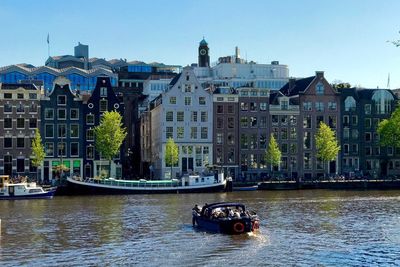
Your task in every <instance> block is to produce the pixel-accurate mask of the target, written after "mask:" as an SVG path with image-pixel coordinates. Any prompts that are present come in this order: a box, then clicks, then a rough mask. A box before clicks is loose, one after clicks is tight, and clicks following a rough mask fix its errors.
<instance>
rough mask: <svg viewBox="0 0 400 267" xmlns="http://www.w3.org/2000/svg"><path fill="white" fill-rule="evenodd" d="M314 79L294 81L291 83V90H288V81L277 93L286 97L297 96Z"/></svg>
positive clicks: (312, 77)
mask: <svg viewBox="0 0 400 267" xmlns="http://www.w3.org/2000/svg"><path fill="white" fill-rule="evenodd" d="M314 79H315V76H311V77H307V78H303V79H298V80H297V79H296V80H295V81H293V86H292V88H289V84H290V83H291V82H290V81H289V82H288V83H286V84H285V85H284V86H283V87H282V88H281V89H280V90H279V91H280V92H281V93H282V94H284V95H286V96H293V95H298V94H299V93H300V92H304V91H305V90H306V89H307V87H308V86H309V85H310V84H311V82H312V81H313V80H314Z"/></svg>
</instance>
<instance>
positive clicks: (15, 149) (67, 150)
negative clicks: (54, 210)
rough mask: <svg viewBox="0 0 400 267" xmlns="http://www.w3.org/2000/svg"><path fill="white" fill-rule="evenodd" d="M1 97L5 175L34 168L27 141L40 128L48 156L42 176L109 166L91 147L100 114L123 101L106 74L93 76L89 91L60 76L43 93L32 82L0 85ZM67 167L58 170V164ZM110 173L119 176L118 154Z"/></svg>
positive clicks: (120, 107)
mask: <svg viewBox="0 0 400 267" xmlns="http://www.w3.org/2000/svg"><path fill="white" fill-rule="evenodd" d="M0 91H1V97H0V116H1V119H0V131H1V134H0V136H1V137H0V138H1V139H3V140H0V155H3V156H2V157H1V158H0V169H1V170H0V171H1V172H2V173H4V174H9V175H17V174H20V175H25V174H27V173H30V174H32V173H34V172H36V169H35V167H34V166H32V164H31V159H30V158H31V141H32V139H33V137H34V132H35V129H36V128H39V129H40V132H41V136H42V141H43V145H44V148H45V152H46V157H45V160H44V163H43V168H41V169H40V172H39V173H40V178H41V179H42V180H43V181H45V182H48V181H51V180H52V179H57V178H59V177H60V175H62V174H65V175H68V176H80V177H84V176H85V177H93V176H97V175H99V174H100V172H101V170H108V166H109V162H108V161H107V160H102V159H101V158H100V155H99V153H97V152H96V150H95V146H94V127H95V126H96V125H98V124H99V122H100V119H101V114H102V113H103V112H105V111H111V110H116V111H118V112H120V113H121V114H122V113H123V111H124V104H123V101H122V98H121V97H118V96H117V95H116V94H115V93H114V90H113V88H112V85H111V81H110V78H109V77H99V78H97V84H96V87H95V89H94V90H93V91H92V93H91V94H90V95H87V94H86V95H81V94H79V91H72V90H71V85H70V81H69V80H68V79H66V78H64V77H62V76H60V77H58V78H57V79H56V80H55V81H54V86H53V89H52V90H51V91H49V92H46V93H43V92H41V90H39V89H38V88H37V87H36V86H34V85H33V84H7V83H2V84H1V88H0ZM61 164H62V165H64V166H65V167H66V168H65V169H64V170H63V171H62V172H61V171H60V168H57V166H60V165H61ZM111 167H112V168H111V175H113V176H114V177H121V164H120V156H118V157H116V159H115V161H114V162H113V163H112V166H111Z"/></svg>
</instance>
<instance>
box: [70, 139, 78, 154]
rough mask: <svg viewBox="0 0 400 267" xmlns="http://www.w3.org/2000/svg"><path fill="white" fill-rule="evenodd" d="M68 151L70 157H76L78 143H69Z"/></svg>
mask: <svg viewBox="0 0 400 267" xmlns="http://www.w3.org/2000/svg"><path fill="white" fill-rule="evenodd" d="M70 151H71V152H70V153H71V157H78V156H79V143H78V142H72V143H70Z"/></svg>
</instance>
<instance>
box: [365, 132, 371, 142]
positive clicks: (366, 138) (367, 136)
mask: <svg viewBox="0 0 400 267" xmlns="http://www.w3.org/2000/svg"><path fill="white" fill-rule="evenodd" d="M371 139H372V138H371V133H365V141H366V142H371Z"/></svg>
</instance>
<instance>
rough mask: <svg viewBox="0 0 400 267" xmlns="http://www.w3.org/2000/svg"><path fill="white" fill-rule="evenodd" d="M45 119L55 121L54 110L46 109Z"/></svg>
mask: <svg viewBox="0 0 400 267" xmlns="http://www.w3.org/2000/svg"><path fill="white" fill-rule="evenodd" d="M44 119H45V120H52V119H54V109H52V108H45V109H44Z"/></svg>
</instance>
